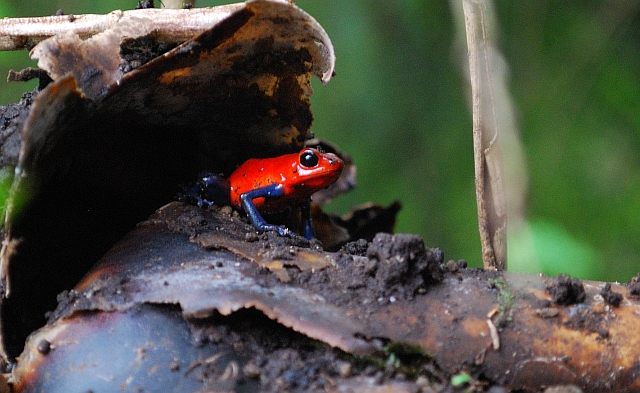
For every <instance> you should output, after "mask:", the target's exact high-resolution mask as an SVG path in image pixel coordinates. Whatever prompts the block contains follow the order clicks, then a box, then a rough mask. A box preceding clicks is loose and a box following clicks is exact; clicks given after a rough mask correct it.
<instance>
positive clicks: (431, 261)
mask: <svg viewBox="0 0 640 393" xmlns="http://www.w3.org/2000/svg"><path fill="white" fill-rule="evenodd" d="M441 255H442V253H440V256H441ZM431 256H432V253H430V252H427V249H426V248H425V246H424V242H423V241H422V238H420V237H419V236H416V235H409V234H398V235H391V234H388V233H379V234H377V235H376V237H374V238H373V241H372V242H371V245H370V246H369V248H367V257H368V258H369V259H370V260H372V261H377V263H376V269H375V281H376V282H377V286H378V287H379V288H384V289H381V292H382V293H383V294H384V295H387V296H388V295H390V294H397V295H400V296H401V297H402V298H407V297H412V296H413V295H414V294H415V293H416V292H417V291H418V289H419V288H424V287H425V285H428V284H430V283H436V282H439V281H442V277H443V272H442V267H441V264H442V260H441V259H440V260H439V259H438V258H431Z"/></svg>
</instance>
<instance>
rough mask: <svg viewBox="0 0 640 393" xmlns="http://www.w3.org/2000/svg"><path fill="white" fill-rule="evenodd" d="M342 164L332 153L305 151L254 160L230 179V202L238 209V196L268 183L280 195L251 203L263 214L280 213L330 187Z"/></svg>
mask: <svg viewBox="0 0 640 393" xmlns="http://www.w3.org/2000/svg"><path fill="white" fill-rule="evenodd" d="M343 165H344V163H343V162H342V160H341V159H340V158H338V156H336V155H335V154H332V153H322V152H320V151H318V150H316V149H312V148H305V149H303V150H302V151H300V152H299V153H293V154H285V155H282V156H279V157H273V158H254V159H250V160H248V161H246V162H245V163H244V164H242V165H240V166H239V167H238V169H236V170H235V171H234V172H233V173H232V174H231V176H229V183H230V185H231V193H230V194H231V195H230V197H231V203H232V204H233V205H235V206H241V202H240V195H242V194H243V193H246V192H248V191H251V190H255V189H258V188H261V187H265V186H269V185H272V184H278V185H282V187H283V193H282V195H280V196H278V197H274V198H269V197H267V198H262V197H261V198H256V199H254V200H253V203H254V204H255V205H256V207H257V208H258V209H259V210H260V211H263V212H266V213H270V212H276V211H282V210H284V209H286V208H287V207H288V206H291V205H296V204H299V203H304V202H306V201H308V199H309V198H310V197H311V195H312V194H313V193H315V192H316V191H318V190H321V189H323V188H327V187H329V186H330V185H331V184H333V183H334V182H335V181H336V180H337V179H338V177H340V173H342V168H343Z"/></svg>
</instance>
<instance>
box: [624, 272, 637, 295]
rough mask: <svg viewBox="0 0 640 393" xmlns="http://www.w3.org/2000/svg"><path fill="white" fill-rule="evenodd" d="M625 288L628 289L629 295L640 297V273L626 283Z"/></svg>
mask: <svg viewBox="0 0 640 393" xmlns="http://www.w3.org/2000/svg"><path fill="white" fill-rule="evenodd" d="M627 288H629V295H633V296H638V295H640V273H638V275H637V276H635V277H634V278H632V279H631V281H629V282H628V283H627Z"/></svg>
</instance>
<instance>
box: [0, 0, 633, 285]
mask: <svg viewBox="0 0 640 393" xmlns="http://www.w3.org/2000/svg"><path fill="white" fill-rule="evenodd" d="M221 3H223V2H221V1H216V2H214V1H204V0H199V2H198V5H199V6H210V5H215V4H221ZM296 3H297V4H298V5H299V6H300V7H302V8H303V9H305V10H306V11H307V12H309V13H310V14H311V15H313V16H314V17H315V18H316V19H317V20H318V21H319V22H320V23H321V24H322V25H323V26H324V27H325V29H326V30H327V32H328V33H329V35H330V37H331V38H332V40H333V43H334V45H335V49H336V54H337V67H336V72H337V76H336V77H335V78H334V79H333V80H332V81H331V82H330V83H329V84H328V85H327V86H322V85H321V84H319V83H317V81H314V87H315V89H316V93H315V95H314V97H313V98H312V103H313V110H314V115H315V118H316V120H315V123H314V128H313V130H314V132H315V133H316V135H318V136H319V137H321V138H323V139H327V140H330V141H332V142H334V143H336V144H337V145H339V146H340V147H341V148H342V149H343V150H345V151H347V152H349V153H350V154H352V155H353V157H354V158H355V161H356V163H357V165H358V171H359V187H358V188H357V189H356V190H354V191H353V192H352V193H350V194H349V195H347V196H344V197H342V198H340V199H339V200H337V201H335V202H333V203H332V205H331V206H330V207H329V209H330V210H334V211H337V212H341V213H345V212H347V211H348V209H349V208H350V207H352V206H353V205H356V204H360V203H363V202H365V201H375V202H380V203H385V204H386V203H390V202H391V201H393V200H395V199H398V200H400V201H401V202H402V203H403V206H404V208H403V210H402V212H401V213H400V216H399V222H398V226H397V230H398V231H401V232H411V233H417V234H420V235H421V236H423V237H424V239H425V243H426V244H427V245H428V246H431V247H440V248H441V249H442V250H443V251H444V252H445V256H446V258H447V259H460V258H464V259H467V260H468V261H469V262H470V264H471V265H474V266H480V265H481V255H480V242H479V236H478V229H477V219H476V202H475V188H474V183H473V156H472V138H471V115H470V110H469V103H468V98H467V97H468V96H469V92H468V90H467V84H466V82H465V77H464V75H465V74H464V73H465V71H464V69H465V64H466V61H467V60H466V47H465V46H464V45H465V42H464V41H463V40H462V39H461V37H463V36H461V35H460V34H464V33H463V32H461V31H459V30H457V29H458V28H459V21H460V19H459V18H460V17H461V16H460V15H458V14H457V12H458V11H457V9H458V8H459V7H452V6H451V5H452V4H451V3H447V2H444V1H430V0H377V1H371V0H349V1H345V0H324V1H319V0H298V1H297V2H296ZM135 5H136V1H135V0H133V1H130V0H127V1H124V0H118V1H101V2H89V1H73V0H59V1H42V0H21V1H17V0H14V1H7V0H0V16H9V17H18V16H36V15H52V14H54V13H55V12H56V10H57V9H60V8H62V9H63V10H64V11H65V12H66V13H74V14H80V13H104V12H108V11H111V10H113V9H128V8H133V7H134V6H135ZM495 7H496V10H495V11H496V17H497V20H496V21H497V26H496V30H495V31H494V32H493V37H494V39H495V40H496V43H497V44H498V47H499V48H500V50H501V51H502V52H503V54H504V57H505V60H506V63H507V67H508V69H509V84H508V88H509V91H510V93H511V96H512V100H513V101H512V104H513V106H514V109H515V119H516V123H517V125H518V128H519V131H520V135H521V143H522V145H523V146H524V152H525V154H526V171H527V172H528V174H529V179H528V181H529V187H528V190H526V196H527V197H526V211H525V217H526V221H525V225H524V227H523V228H524V229H525V230H524V231H522V232H521V233H520V234H519V235H518V234H512V235H510V237H509V258H510V259H509V263H510V270H513V271H523V272H544V273H547V274H558V273H562V272H565V273H569V274H571V275H574V276H578V277H581V278H590V279H602V280H617V281H622V282H626V281H628V280H629V279H630V278H631V277H632V276H633V275H635V274H636V273H637V272H638V271H639V270H640V269H639V266H640V263H639V262H640V149H639V148H640V3H638V2H635V1H626V0H609V1H585V0H581V1H543V0H540V1H529V2H520V1H504V0H501V1H498V2H497V3H496V4H495ZM454 9H456V10H454ZM457 21H458V22H457ZM28 65H33V63H32V62H30V61H29V60H28V56H27V53H26V52H15V53H6V52H5V53H0V74H1V75H6V73H7V71H8V69H9V68H13V69H20V68H22V67H25V66H28ZM3 78H4V77H3ZM0 86H2V87H1V88H0V104H4V103H8V102H14V101H17V100H18V99H19V97H20V94H21V92H22V91H25V90H30V89H32V88H33V87H34V86H35V84H34V83H27V84H26V85H25V84H16V83H14V84H10V85H7V84H6V83H4V82H2V84H1V85H0ZM511 191H512V192H513V191H517V190H511ZM523 234H524V235H523Z"/></svg>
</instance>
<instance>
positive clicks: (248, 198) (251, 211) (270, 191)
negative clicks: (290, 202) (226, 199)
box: [240, 184, 289, 236]
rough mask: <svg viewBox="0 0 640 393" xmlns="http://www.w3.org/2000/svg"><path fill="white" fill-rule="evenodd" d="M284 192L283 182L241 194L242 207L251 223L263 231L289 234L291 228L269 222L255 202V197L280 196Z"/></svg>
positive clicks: (283, 234)
mask: <svg viewBox="0 0 640 393" xmlns="http://www.w3.org/2000/svg"><path fill="white" fill-rule="evenodd" d="M282 194H284V186H283V185H282V184H270V185H268V186H265V187H260V188H256V189H254V190H251V191H247V192H245V193H243V194H240V201H241V203H242V208H243V209H244V211H245V212H246V213H247V216H249V219H250V220H251V223H252V224H253V226H254V227H256V229H257V230H259V231H262V232H264V231H270V230H276V231H278V234H279V235H280V236H286V235H288V234H289V230H288V229H287V228H283V227H281V226H279V225H273V224H268V223H267V222H266V221H265V219H264V218H263V217H262V215H261V214H260V212H259V211H258V208H257V207H256V205H254V204H253V200H254V199H255V198H261V197H264V198H274V197H279V196H281V195H282Z"/></svg>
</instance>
